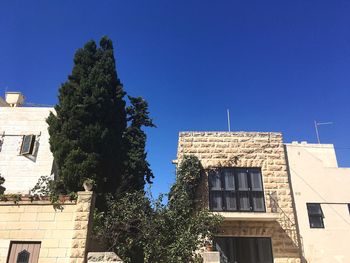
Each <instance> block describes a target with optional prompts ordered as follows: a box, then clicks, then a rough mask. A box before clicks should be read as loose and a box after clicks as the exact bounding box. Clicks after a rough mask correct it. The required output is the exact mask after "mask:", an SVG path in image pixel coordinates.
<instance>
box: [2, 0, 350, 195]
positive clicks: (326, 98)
mask: <svg viewBox="0 0 350 263" xmlns="http://www.w3.org/2000/svg"><path fill="white" fill-rule="evenodd" d="M0 12H1V13H0V36H1V41H0V93H1V95H3V93H4V91H5V88H6V87H7V89H8V90H9V91H22V92H23V93H24V94H25V95H26V97H27V101H29V102H34V103H42V104H55V103H56V102H57V91H58V88H59V86H60V84H61V83H63V82H64V81H66V79H67V75H68V74H69V73H70V71H71V68H72V60H73V55H74V52H75V51H76V49H77V48H79V47H82V46H83V45H84V43H85V42H86V41H88V40H90V39H95V40H99V39H100V37H101V36H103V35H108V36H109V37H110V38H111V39H112V40H113V41H114V46H115V55H116V59H117V70H118V74H119V77H120V78H121V80H122V82H123V83H124V87H125V89H126V91H127V92H128V93H129V94H130V95H133V96H138V95H141V96H143V97H144V98H145V99H146V100H147V101H148V102H149V105H150V111H151V115H152V117H153V118H154V121H155V123H156V124H157V126H158V128H156V129H151V130H147V133H148V138H149V140H148V156H149V161H150V163H151V166H152V169H153V171H154V173H155V176H156V179H155V183H154V186H153V190H154V193H158V192H167V191H168V189H169V186H170V184H171V183H172V182H173V181H174V167H173V165H172V164H171V160H172V159H175V158H176V150H177V139H178V132H179V131H184V130H196V131H198V130H200V131H201V130H226V129H227V123H226V109H227V108H229V109H230V111H231V125H232V129H233V130H238V131H241V130H244V131H281V132H283V133H284V140H285V142H291V141H292V140H299V141H301V140H306V141H309V142H315V141H316V136H315V131H314V126H313V121H314V120H319V121H333V122H334V124H333V125H329V126H322V127H320V136H321V141H322V142H323V143H334V144H335V146H336V147H337V148H338V150H337V154H338V161H339V164H340V165H341V166H350V137H349V133H350V122H349V120H350V109H349V99H350V89H349V85H350V1H349V0H337V1H334V0H328V1H326V0H313V1H310V0H294V1H280V0H276V1H268V0H266V1H261V0H257V1H247V0H242V1H238V0H237V1H235V0H227V1H225V0H221V1H204V0H197V1H194V0H193V1H192V0H176V1H167V0H158V1H153V0H147V1H68V0H67V1H13V0H11V1H10V0H9V1H1V2H0ZM344 148H348V149H344Z"/></svg>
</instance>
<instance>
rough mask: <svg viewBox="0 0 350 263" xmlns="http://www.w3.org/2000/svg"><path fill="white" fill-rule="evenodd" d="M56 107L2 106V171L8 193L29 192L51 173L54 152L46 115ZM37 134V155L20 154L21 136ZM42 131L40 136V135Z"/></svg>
mask: <svg viewBox="0 0 350 263" xmlns="http://www.w3.org/2000/svg"><path fill="white" fill-rule="evenodd" d="M50 111H54V109H53V108H38V107H13V108H12V107H0V140H1V141H2V145H1V150H0V174H1V176H3V177H4V178H5V180H6V181H5V183H4V187H6V191H5V193H24V194H26V193H28V192H29V190H30V189H32V188H33V186H34V185H35V184H36V182H37V181H38V178H39V177H40V176H42V175H50V174H51V170H52V164H53V156H52V153H51V151H50V146H49V134H48V131H47V127H48V125H47V123H46V118H47V117H48V115H49V113H50ZM29 134H34V135H36V136H37V141H38V143H39V147H38V151H37V154H36V156H23V155H20V154H19V152H20V147H21V144H22V136H23V135H29ZM39 135H40V136H39Z"/></svg>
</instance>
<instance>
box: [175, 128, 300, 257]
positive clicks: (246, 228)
mask: <svg viewBox="0 0 350 263" xmlns="http://www.w3.org/2000/svg"><path fill="white" fill-rule="evenodd" d="M185 155H195V156H197V157H198V158H199V159H200V160H201V162H202V165H203V166H204V168H215V167H245V168H249V167H259V168H261V172H262V179H263V187H264V193H265V204H266V208H267V211H266V213H272V212H275V211H273V210H272V207H271V206H270V205H269V204H270V198H269V195H268V194H269V193H274V194H275V199H277V201H278V205H279V207H280V208H281V209H282V210H279V214H278V216H279V217H278V220H275V221H268V222H264V221H259V220H255V221H239V220H225V221H224V223H223V225H222V228H221V233H220V235H222V236H239V237H244V236H254V237H271V240H272V247H273V256H274V259H275V263H277V262H278V263H282V262H288V263H291V262H300V256H299V248H298V243H299V242H298V237H297V235H296V226H295V217H294V210H293V203H292V196H291V190H290V185H289V177H288V172H287V165H286V158H285V150H284V146H283V139H282V134H281V133H272V132H181V133H180V134H179V144H178V153H177V161H178V163H180V162H181V160H182V159H183V157H184V156H185ZM207 180H208V179H207V175H205V176H204V179H203V181H202V185H201V187H200V191H199V192H200V194H199V198H201V199H202V203H204V205H205V206H206V207H208V200H209V197H208V193H209V191H208V181H207Z"/></svg>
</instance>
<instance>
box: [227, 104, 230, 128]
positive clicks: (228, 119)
mask: <svg viewBox="0 0 350 263" xmlns="http://www.w3.org/2000/svg"><path fill="white" fill-rule="evenodd" d="M227 126H228V131H229V132H230V131H231V124H230V110H229V109H227Z"/></svg>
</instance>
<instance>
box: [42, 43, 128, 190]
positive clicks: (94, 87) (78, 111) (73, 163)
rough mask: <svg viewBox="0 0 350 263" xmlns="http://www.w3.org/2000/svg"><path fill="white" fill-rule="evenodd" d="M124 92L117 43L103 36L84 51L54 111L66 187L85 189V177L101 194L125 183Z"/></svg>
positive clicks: (54, 143) (54, 144)
mask: <svg viewBox="0 0 350 263" xmlns="http://www.w3.org/2000/svg"><path fill="white" fill-rule="evenodd" d="M124 95H125V93H124V91H123V88H122V85H121V83H120V81H119V79H118V77H117V73H116V70H115V60H114V54H113V46H112V41H111V40H109V39H108V38H106V37H104V38H102V39H101V41H100V47H97V46H96V44H95V42H94V41H90V42H88V43H87V44H86V45H85V46H84V48H82V49H79V50H78V51H77V52H76V54H75V57H74V67H73V71H72V74H71V75H70V76H69V77H68V81H66V82H65V83H64V84H63V85H62V86H61V88H60V90H59V104H58V105H57V106H56V107H55V109H56V115H54V114H50V116H49V117H48V119H47V122H48V124H49V134H50V146H51V151H52V152H53V155H54V158H55V162H56V164H57V167H58V175H59V178H60V180H62V182H63V184H64V191H65V192H71V191H77V190H80V189H82V183H83V181H84V180H85V179H86V178H90V179H93V180H94V181H95V182H96V186H97V189H96V191H97V192H100V193H101V192H115V191H116V188H117V186H118V185H119V184H120V181H121V173H122V160H123V158H122V156H123V154H122V137H123V133H124V132H125V129H126V111H125V101H124V99H123V97H124Z"/></svg>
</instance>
